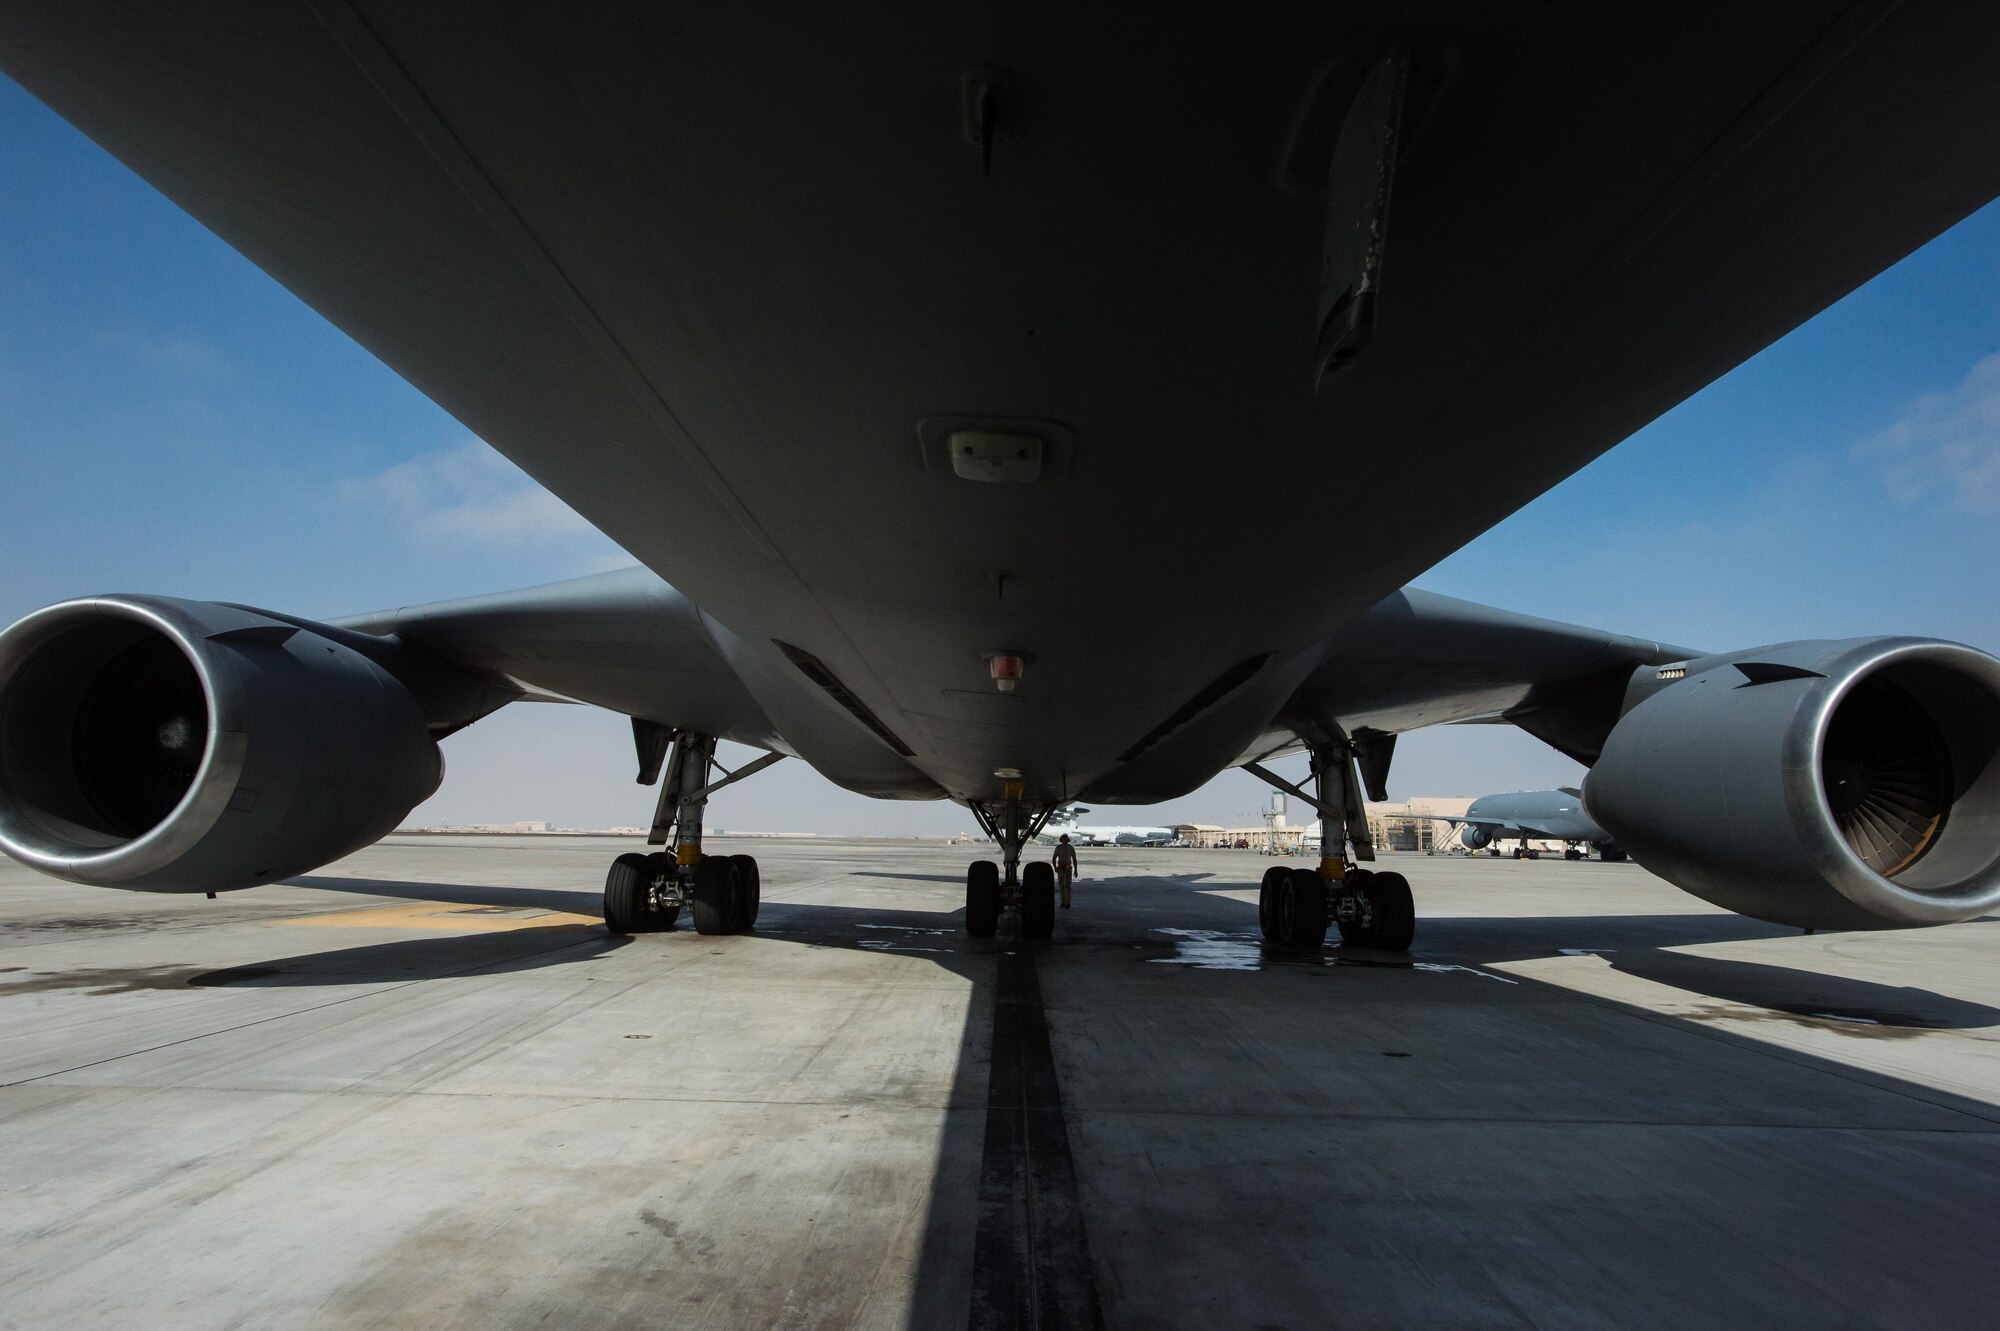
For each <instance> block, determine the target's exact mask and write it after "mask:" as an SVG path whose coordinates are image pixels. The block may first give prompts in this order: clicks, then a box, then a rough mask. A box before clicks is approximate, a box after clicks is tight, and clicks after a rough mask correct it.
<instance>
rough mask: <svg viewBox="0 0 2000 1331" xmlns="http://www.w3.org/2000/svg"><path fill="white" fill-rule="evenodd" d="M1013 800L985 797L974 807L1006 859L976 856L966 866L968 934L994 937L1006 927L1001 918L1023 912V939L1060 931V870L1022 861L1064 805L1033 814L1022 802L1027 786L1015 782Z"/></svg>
mask: <svg viewBox="0 0 2000 1331" xmlns="http://www.w3.org/2000/svg"><path fill="white" fill-rule="evenodd" d="M1005 789H1006V792H1007V798H1006V800H1005V801H1004V802H1003V803H1001V804H1000V805H999V806H997V807H994V806H990V805H987V804H984V803H981V802H979V801H974V802H973V804H972V805H971V808H972V816H973V817H974V818H977V819H978V820H979V827H980V830H981V831H983V832H985V833H986V835H988V836H990V837H992V838H993V839H994V840H995V841H997V842H999V843H1000V855H1001V859H1002V861H1003V862H1004V869H1003V867H1002V865H1000V864H995V863H994V862H993V861H992V860H974V861H973V862H972V863H971V864H970V865H968V866H967V867H966V870H965V932H966V933H967V934H969V935H971V936H972V937H974V938H991V937H993V935H994V934H996V933H998V932H999V931H1000V916H1001V914H1002V913H1003V912H1005V911H1007V910H1010V909H1012V910H1017V911H1019V912H1020V916H1021V936H1022V937H1023V938H1047V937H1049V936H1050V935H1052V934H1053V933H1055V931H1056V871H1055V870H1054V869H1053V868H1052V867H1050V866H1049V865H1047V864H1044V863H1042V862H1041V861H1036V862H1035V863H1033V864H1030V865H1027V866H1026V867H1025V868H1024V867H1022V865H1021V850H1022V848H1023V847H1024V846H1026V845H1027V844H1028V842H1030V841H1032V840H1034V839H1035V835H1036V833H1038V832H1040V831H1041V830H1042V826H1043V824H1045V823H1047V822H1048V820H1049V815H1050V814H1052V813H1054V812H1055V811H1056V808H1057V807H1058V806H1056V805H1053V804H1051V805H1048V806H1046V807H1045V808H1042V809H1041V810H1039V811H1037V812H1034V813H1033V814H1030V812H1029V810H1028V809H1027V807H1026V806H1024V805H1023V804H1022V803H1021V785H1020V783H1019V782H1015V781H1009V782H1007V784H1006V787H1005Z"/></svg>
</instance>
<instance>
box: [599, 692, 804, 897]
mask: <svg viewBox="0 0 2000 1331" xmlns="http://www.w3.org/2000/svg"><path fill="white" fill-rule="evenodd" d="M648 725H650V723H647V722H634V723H633V731H634V733H635V734H636V735H637V736H638V737H639V753H640V773H639V779H640V780H641V781H642V782H645V781H648V780H649V778H650V779H651V780H658V779H659V776H660V764H661V761H662V760H663V759H664V761H665V766H666V782H665V784H664V785H662V786H661V788H660V802H659V805H658V806H657V808H656V809H655V811H654V814H653V830H652V834H651V836H650V837H649V838H648V840H649V841H650V842H651V844H653V845H656V846H659V845H665V846H667V847H668V849H666V850H658V851H653V852H652V853H650V854H646V855H639V854H629V855H620V856H619V857H618V858H617V859H615V860H613V861H612V862H611V871H610V872H609V873H607V874H606V875H605V876H604V927H605V928H606V929H608V930H609V931H611V932H612V933H614V934H639V933H652V932H656V931H659V930H665V929H671V928H673V927H674V924H675V922H676V921H677V920H679V919H680V916H681V912H682V911H683V910H689V911H691V912H692V913H693V916H694V928H695V932H696V933H702V934H738V933H746V932H748V931H749V929H750V928H751V926H753V925H755V924H756V923H757V912H758V909H759V907H760V906H761V905H762V904H763V883H762V878H761V876H760V874H759V873H758V869H757V861H756V860H755V859H753V858H751V857H750V856H748V855H707V854H703V853H702V849H701V815H702V811H703V810H704V809H705V808H706V807H707V806H708V797H709V796H710V795H712V794H714V793H715V792H716V791H718V790H720V789H722V788H723V787H724V786H727V785H732V784H734V783H735V782H738V781H741V780H743V779H744V778H745V777H748V776H752V775H755V774H756V773H758V772H761V771H763V770H764V769H765V768H766V767H769V766H770V765H771V764H772V763H775V762H777V761H779V760H780V759H781V758H783V757H784V756H785V755H783V754H781V753H771V754H766V755H765V756H764V757H762V758H759V759H757V760H756V761H754V762H751V763H746V764H745V765H744V766H742V767H739V768H737V769H736V770H735V771H734V772H728V771H725V772H724V774H723V778H722V780H720V781H710V780H709V771H710V768H712V767H715V766H716V762H715V739H714V737H713V736H709V735H697V734H695V733H693V732H692V731H686V730H678V731H665V730H663V729H661V728H659V727H653V729H652V731H648V730H646V729H645V728H644V727H646V726H648ZM669 745H671V752H669V751H668V746H669ZM649 754H650V758H649Z"/></svg>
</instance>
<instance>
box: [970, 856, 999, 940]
mask: <svg viewBox="0 0 2000 1331" xmlns="http://www.w3.org/2000/svg"><path fill="white" fill-rule="evenodd" d="M999 931H1000V866H999V865H997V864H995V863H994V862H993V861H992V860H974V861H973V862H972V863H971V864H970V865H968V866H967V867H966V870H965V932H966V933H968V934H970V935H971V936H972V937H974V938H991V937H992V936H993V935H994V934H996V933H998V932H999Z"/></svg>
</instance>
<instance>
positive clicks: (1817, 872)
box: [1584, 638, 2000, 929]
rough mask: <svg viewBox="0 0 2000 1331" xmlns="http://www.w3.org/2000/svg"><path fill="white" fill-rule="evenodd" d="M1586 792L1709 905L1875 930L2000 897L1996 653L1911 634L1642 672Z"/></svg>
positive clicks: (1625, 844)
mask: <svg viewBox="0 0 2000 1331" xmlns="http://www.w3.org/2000/svg"><path fill="white" fill-rule="evenodd" d="M1584 800H1585V803H1586V804H1587V805H1588V807H1589V809H1590V814H1591V817H1593V818H1595V819H1596V820H1597V822H1598V823H1599V824H1601V825H1602V826H1603V827H1604V828H1605V829H1606V830H1608V831H1609V832H1611V833H1612V834H1613V836H1614V837H1616V839H1617V843H1618V846H1619V847H1620V848H1621V849H1622V850H1624V851H1626V852H1628V853H1629V854H1630V855H1631V856H1632V858H1633V859H1636V860H1637V861H1639V863H1641V864H1642V865H1644V866H1645V867H1646V868H1648V869H1650V870H1652V871H1653V872H1654V873H1656V874H1659V875H1660V876H1661V877H1663V878H1666V879H1667V880H1669V881H1670V882H1673V883H1674V884H1676V885H1677V886H1679V887H1681V888H1683V889H1685V890H1687V891H1689V892H1691V893H1693V894H1694V895H1696V896H1698V897H1701V898H1703V899H1704V900H1707V901H1712V902H1714V903H1715V904H1716V905H1718V906H1724V907H1726V908H1728V909H1730V910H1733V911H1737V912H1739V913H1741V914H1744V915H1751V916H1755V917H1757V918H1759V919H1764V920H1772V921H1775V922H1777V923H1780V924H1791V925H1798V926H1801V927H1808V928H1828V929H1885V928H1897V927H1902V926H1908V925H1922V924H1946V923H1950V922H1951V921H1954V920H1964V919H1970V918H1971V917H1973V916H1975V915H1979V914H1982V913H1984V912H1986V911H1989V910H1992V909H1993V908H1994V907H1995V906H1996V905H2000V661H1996V660H1995V659H1994V658H1993V657H1991V656H1988V655H1987V654H1986V653H1984V652H1979V651H1974V650H1973V649H1972V648H1970V647H1964V646H1960V645H1958V644H1956V643H1948V642H1938V641H1935V640H1930V639H1921V638H1859V639H1849V640H1845V641H1839V642H1794V643H1783V644H1779V645H1777V646H1774V647H1764V648H1758V649H1756V650H1754V651H1749V652H1736V653H1730V654H1728V655H1724V656H1713V657H1703V658H1699V659H1696V660H1693V661H1688V662H1683V663H1680V664H1677V665H1668V666H1660V667H1646V668H1643V669H1642V670H1641V671H1640V672H1639V673H1638V675H1637V676H1635V679H1634V682H1633V685H1632V688H1631V691H1630V693H1629V694H1628V709H1627V711H1626V712H1625V714H1624V716H1623V717H1622V718H1621V719H1620V720H1619V721H1618V723H1617V725H1616V726H1615V727H1614V728H1613V729H1612V731H1611V735H1610V737H1609V738H1608V739H1607V740H1606V741H1605V744H1604V751H1603V756H1602V757H1601V758H1600V759H1599V760H1598V762H1597V765H1596V766H1595V767H1594V768H1593V769H1592V770H1591V773H1590V779H1589V780H1588V781H1587V782H1586V783H1585V786H1584Z"/></svg>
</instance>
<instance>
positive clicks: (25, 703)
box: [0, 596, 442, 892]
mask: <svg viewBox="0 0 2000 1331" xmlns="http://www.w3.org/2000/svg"><path fill="white" fill-rule="evenodd" d="M328 632H329V633H332V632H334V631H333V630H329V631H328ZM441 775H442V765H441V759H440V756H439V754H438V751H437V746H436V744H435V743H433V742H432V740H431V738H430V734H429V730H428V728H427V727H426V724H425V720H424V716H423V713H422V710H421V709H420V708H419V706H418V705H417V702H416V700H415V699H414V698H412V697H411V696H410V694H409V691H408V690H407V689H405V688H404V687H403V686H402V684H401V683H399V682H398V681H397V680H396V678H395V677H394V676H392V675H390V674H389V673H388V672H387V671H385V670H383V669H382V668H381V667H380V666H378V665H376V664H375V663H374V662H372V661H370V660H368V659H367V658H366V657H363V656H361V655H360V654H358V653H356V652H355V651H353V650H351V649H350V648H349V647H347V646H345V645H343V644H341V643H340V642H337V641H334V640H332V639H331V638H328V637H321V636H319V635H318V634H315V633H313V632H311V631H309V630H308V629H305V628H301V627H300V626H299V625H297V624H294V623H291V622H287V621H279V620H277V619H273V618H270V617H267V616H264V615H260V614H257V613H255V612H253V611H249V610H244V609H240V608H238V607H235V606H226V605H214V604H209V603H206V602H196V601H180V600H175V599H172V598H168V597H136V596H113V597H97V598H93V599H90V600H86V601H70V602H65V603H63V604H61V605H55V606H50V607H49V608H47V609H46V610H39V611H37V612H35V613H34V614H32V615H29V616H28V617H27V618H26V619H23V620H21V621H20V622H19V623H17V624H15V625H13V626H12V627H11V628H9V629H7V630H6V631H5V632H4V633H0V850H5V851H6V852H7V853H8V854H9V855H12V856H13V857H14V858H16V859H18V860H21V861H22V862H23V863H26V864H29V865H32V866H33V867H35V868H37V869H40V870H42V871H44V872H46V873H50V874H54V875H56V876H57V877H61V878H68V879H71V880H73V881H76V882H83V883H96V884H103V885H107V886H117V887H126V888H135V889H142V890H148V891H164V892H197V891H220V890H224V889H228V888H238V887H251V886H254V885H256V884H258V883H265V882H271V881H274V880H276V879H280V878H285V877H289V876H291V875H293V874H297V873H302V872H304V871H306V870H308V869H312V868H316V867H318V866H319V865H322V864H325V863H327V862H328V861H330V860H334V859H338V858H339V857H340V856H342V855H345V854H347V853H349V852H350V851H353V850H356V849H359V848H360V847H361V846H364V845H367V844H368V843H369V842H371V841H374V840H376V839H377V838H379V837H380V836H382V835H383V834H384V833H386V832H388V831H390V830H392V829H393V828H394V827H395V825H396V823H397V822H398V821H399V820H400V819H401V818H402V817H403V816H404V815H405V814H407V813H408V812H409V811H410V810H411V809H412V808H414V807H415V806H416V805H417V804H418V803H420V802H421V801H422V800H423V799H425V798H426V797H427V796H429V795H430V794H431V793H432V792H433V791H434V790H436V788H437V785H438V781H439V779H440V777H441Z"/></svg>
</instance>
